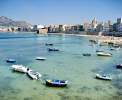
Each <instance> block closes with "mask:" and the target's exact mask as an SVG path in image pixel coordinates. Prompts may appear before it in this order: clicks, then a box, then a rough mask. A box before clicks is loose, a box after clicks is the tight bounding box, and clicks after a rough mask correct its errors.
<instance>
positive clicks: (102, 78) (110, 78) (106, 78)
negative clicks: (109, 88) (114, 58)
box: [96, 74, 112, 81]
mask: <svg viewBox="0 0 122 100" xmlns="http://www.w3.org/2000/svg"><path fill="white" fill-rule="evenodd" d="M96 78H97V79H101V80H109V81H111V80H112V77H110V76H109V75H100V74H96Z"/></svg>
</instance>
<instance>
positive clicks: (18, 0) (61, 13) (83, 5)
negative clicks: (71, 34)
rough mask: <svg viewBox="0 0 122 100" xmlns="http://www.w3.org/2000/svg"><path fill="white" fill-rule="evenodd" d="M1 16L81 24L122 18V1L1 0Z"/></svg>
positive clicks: (52, 22) (46, 22) (33, 21)
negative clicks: (94, 20) (94, 19)
mask: <svg viewBox="0 0 122 100" xmlns="http://www.w3.org/2000/svg"><path fill="white" fill-rule="evenodd" d="M0 16H6V17H9V18H12V19H14V20H25V21H28V22H30V23H32V24H64V23H67V24H80V23H83V22H84V21H91V20H92V19H93V18H94V17H96V18H97V20H99V21H102V20H103V21H107V20H109V19H110V20H112V21H116V18H117V17H122V0H0Z"/></svg>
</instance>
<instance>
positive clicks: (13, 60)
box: [6, 58, 16, 63]
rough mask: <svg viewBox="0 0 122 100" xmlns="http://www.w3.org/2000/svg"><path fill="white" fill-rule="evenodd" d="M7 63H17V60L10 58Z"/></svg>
mask: <svg viewBox="0 0 122 100" xmlns="http://www.w3.org/2000/svg"><path fill="white" fill-rule="evenodd" d="M6 62H7V63H15V62H16V60H15V59H9V58H8V59H7V60H6Z"/></svg>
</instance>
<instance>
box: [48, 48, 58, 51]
mask: <svg viewBox="0 0 122 100" xmlns="http://www.w3.org/2000/svg"><path fill="white" fill-rule="evenodd" d="M48 51H59V49H55V48H48Z"/></svg>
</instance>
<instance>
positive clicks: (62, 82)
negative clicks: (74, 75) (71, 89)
mask: <svg viewBox="0 0 122 100" xmlns="http://www.w3.org/2000/svg"><path fill="white" fill-rule="evenodd" d="M67 84H68V81H67V80H46V85H47V86H52V87H66V86H67Z"/></svg>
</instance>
